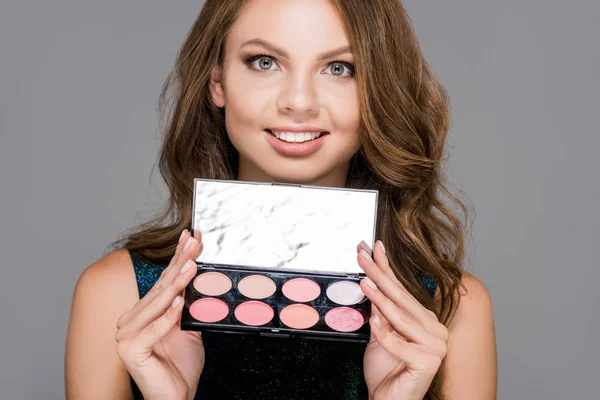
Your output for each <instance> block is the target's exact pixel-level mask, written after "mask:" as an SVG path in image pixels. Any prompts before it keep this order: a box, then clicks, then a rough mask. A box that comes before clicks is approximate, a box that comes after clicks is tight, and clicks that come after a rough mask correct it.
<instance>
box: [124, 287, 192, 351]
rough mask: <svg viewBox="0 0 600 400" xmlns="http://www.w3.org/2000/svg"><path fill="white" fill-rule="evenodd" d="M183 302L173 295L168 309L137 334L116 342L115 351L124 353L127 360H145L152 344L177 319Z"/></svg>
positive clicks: (174, 323)
mask: <svg viewBox="0 0 600 400" xmlns="http://www.w3.org/2000/svg"><path fill="white" fill-rule="evenodd" d="M183 303H184V301H183V298H182V297H181V296H177V297H175V298H174V299H173V301H172V302H171V304H170V306H169V307H168V309H167V310H166V311H165V312H164V313H163V314H162V315H161V316H160V317H159V318H157V319H155V320H154V321H152V323H150V324H148V326H146V327H145V328H144V329H143V330H142V331H141V332H139V334H137V335H136V336H135V337H133V338H130V339H128V340H122V341H120V342H119V343H117V351H121V352H123V353H125V354H124V355H125V357H126V358H128V359H129V361H134V362H135V361H137V362H142V361H144V360H146V359H147V358H148V357H150V355H151V354H152V348H153V347H154V345H155V344H156V343H158V342H159V341H160V340H161V339H162V338H163V337H165V335H166V334H167V333H169V332H170V331H171V329H173V327H174V326H175V325H176V324H177V321H179V317H180V314H181V310H182V309H183ZM119 345H120V346H119ZM119 347H120V349H119ZM131 358H133V359H131Z"/></svg>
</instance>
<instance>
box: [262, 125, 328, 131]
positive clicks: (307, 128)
mask: <svg viewBox="0 0 600 400" xmlns="http://www.w3.org/2000/svg"><path fill="white" fill-rule="evenodd" d="M267 129H268V130H270V131H271V132H318V133H321V132H327V130H325V129H322V128H315V127H314V126H308V125H296V126H272V127H270V128H267Z"/></svg>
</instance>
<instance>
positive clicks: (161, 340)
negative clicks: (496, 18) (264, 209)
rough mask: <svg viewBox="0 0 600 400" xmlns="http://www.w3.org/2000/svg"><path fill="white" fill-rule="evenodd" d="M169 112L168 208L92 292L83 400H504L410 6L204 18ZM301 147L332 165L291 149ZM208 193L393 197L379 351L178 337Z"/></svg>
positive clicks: (72, 387)
mask: <svg viewBox="0 0 600 400" xmlns="http://www.w3.org/2000/svg"><path fill="white" fill-rule="evenodd" d="M161 99H162V100H163V104H164V103H165V102H166V101H167V100H169V99H173V103H172V105H173V106H172V107H171V108H170V109H169V110H170V112H171V113H170V119H169V123H168V124H167V127H166V132H165V137H164V142H163V146H162V149H161V153H160V170H161V173H162V175H163V177H164V179H165V181H166V183H167V185H168V187H169V190H170V201H169V204H168V207H167V209H166V211H165V213H164V214H163V215H162V216H161V217H160V218H158V219H157V220H155V221H152V222H150V223H147V224H145V225H143V226H141V227H140V228H139V229H137V230H136V231H134V232H133V233H131V234H130V235H129V236H127V237H126V238H125V239H124V240H123V241H122V242H121V243H119V245H120V247H121V248H120V249H118V250H116V251H114V252H113V253H111V254H109V255H108V256H106V257H104V258H103V259H101V260H99V261H98V262H96V263H94V264H93V265H91V266H90V267H88V268H87V269H86V270H85V272H84V273H83V274H82V276H81V278H80V279H79V282H78V284H77V287H76V289H75V294H74V298H73V305H72V311H71V320H70V324H69V330H68V338H67V346H66V391H67V397H68V398H69V399H86V400H88V399H131V398H142V395H143V397H144V398H146V399H191V398H194V397H195V396H197V397H196V398H202V399H213V398H220V399H221V398H243V399H253V398H256V399H262V398H270V399H273V398H286V399H290V398H327V399H335V398H344V399H350V398H367V397H368V398H371V399H403V400H408V399H410V400H412V399H423V398H426V399H442V398H449V399H461V400H464V399H492V398H495V391H496V354H495V339H494V328H493V319H492V309H491V304H490V299H489V295H488V293H487V291H486V289H485V287H484V286H483V285H482V284H481V283H480V282H479V281H478V280H477V279H476V278H474V277H473V276H471V275H469V274H467V273H466V272H463V271H461V269H460V264H461V261H462V258H463V251H464V235H465V230H464V223H463V222H461V219H459V218H458V217H457V216H456V215H455V214H454V213H453V212H452V211H451V209H450V208H449V206H447V205H444V204H443V203H442V202H441V200H440V196H441V195H442V194H446V195H448V197H449V198H450V199H453V200H454V201H455V203H456V204H457V205H458V206H459V208H461V209H463V210H464V209H465V207H464V206H463V205H462V203H461V202H460V201H458V200H457V199H456V198H454V197H452V196H451V195H450V194H449V193H448V191H447V190H446V189H445V187H444V186H443V181H442V175H441V170H442V165H441V161H442V157H443V149H444V142H445V138H446V135H447V131H448V125H449V110H448V104H447V99H446V95H445V92H444V89H443V87H442V86H441V85H440V83H439V82H438V81H437V79H436V78H435V76H434V75H433V73H432V72H431V71H430V69H429V68H428V66H427V64H426V62H425V61H424V60H423V56H422V54H421V52H420V49H419V47H418V44H417V42H416V40H415V38H414V35H413V32H412V29H411V26H410V22H409V20H408V17H407V15H406V13H405V11H404V9H403V8H402V6H401V4H400V3H399V2H398V0H370V1H364V0H343V1H342V0H333V1H332V0H290V1H285V2H281V1H278V0H254V1H248V2H247V1H242V0H208V1H206V3H205V5H204V7H203V9H202V12H201V14H200V16H199V17H198V19H197V21H196V22H195V24H194V26H193V27H192V29H191V31H190V32H189V35H188V37H187V39H186V41H185V43H184V44H183V47H182V49H181V52H180V54H179V56H178V58H177V62H176V66H175V69H174V71H173V73H172V75H171V77H170V80H169V81H168V82H167V84H166V85H165V89H164V90H163V93H162V94H161ZM303 131H318V132H320V133H322V135H323V137H321V138H319V139H318V140H320V141H321V145H320V147H318V148H317V149H316V150H312V151H308V152H307V151H306V146H305V145H302V144H300V143H295V144H284V143H280V141H285V142H296V141H301V140H304V137H303V136H302V137H301V136H300V135H299V134H298V132H303ZM281 132H291V133H286V134H285V135H283V137H282V135H281ZM275 136H279V138H277V137H275ZM196 177H203V178H214V179H238V180H242V181H257V182H291V183H301V184H309V185H319V186H331V187H343V186H346V187H356V188H372V189H377V190H379V192H380V196H379V198H380V200H379V201H380V203H379V205H378V208H379V210H378V229H377V237H378V238H379V239H380V241H377V243H376V245H375V248H374V249H373V251H371V249H370V248H368V247H366V248H365V245H364V244H362V245H358V244H357V262H358V264H359V265H360V266H361V268H362V269H363V270H364V272H365V273H366V275H367V276H368V277H369V278H370V280H365V281H364V282H362V283H361V288H362V290H363V291H364V293H365V294H366V295H367V296H368V297H369V299H370V300H371V301H372V303H373V307H372V314H373V317H372V318H371V319H370V320H369V324H370V327H371V332H372V334H371V341H370V343H369V344H368V346H366V348H365V346H364V345H357V344H348V343H336V342H331V343H329V342H326V341H315V340H312V341H311V340H301V339H276V338H259V337H254V336H245V335H230V334H229V335H228V334H217V333H210V332H205V333H204V334H202V335H201V334H200V333H194V332H187V331H181V330H180V329H179V326H178V320H179V318H180V315H181V310H182V307H183V304H182V303H183V302H182V301H181V297H180V296H179V293H180V292H181V291H182V290H183V288H184V287H185V286H186V284H187V283H188V282H189V281H190V280H191V279H192V278H193V277H194V273H195V271H194V268H188V269H187V270H186V269H185V268H183V267H184V265H186V261H187V260H191V259H195V258H196V257H197V256H198V255H199V254H200V252H201V251H202V247H203V245H202V237H201V232H193V233H190V232H189V231H187V229H186V228H189V222H190V221H191V213H192V209H191V206H192V182H193V178H196ZM383 243H385V248H384V245H383ZM361 250H365V251H361ZM371 255H372V258H371ZM165 267H166V268H165ZM157 280H158V281H157ZM461 288H462V289H461Z"/></svg>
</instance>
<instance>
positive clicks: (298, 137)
mask: <svg viewBox="0 0 600 400" xmlns="http://www.w3.org/2000/svg"><path fill="white" fill-rule="evenodd" d="M273 135H275V137H277V139H280V140H283V141H285V142H289V143H302V142H308V141H310V140H315V139H316V138H318V137H319V136H321V135H322V133H321V132H275V131H273Z"/></svg>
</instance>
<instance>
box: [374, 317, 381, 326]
mask: <svg viewBox="0 0 600 400" xmlns="http://www.w3.org/2000/svg"><path fill="white" fill-rule="evenodd" d="M373 322H375V326H377V327H378V328H381V320H380V319H379V315H376V316H374V317H373Z"/></svg>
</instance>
